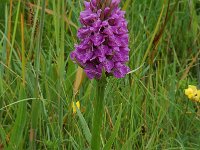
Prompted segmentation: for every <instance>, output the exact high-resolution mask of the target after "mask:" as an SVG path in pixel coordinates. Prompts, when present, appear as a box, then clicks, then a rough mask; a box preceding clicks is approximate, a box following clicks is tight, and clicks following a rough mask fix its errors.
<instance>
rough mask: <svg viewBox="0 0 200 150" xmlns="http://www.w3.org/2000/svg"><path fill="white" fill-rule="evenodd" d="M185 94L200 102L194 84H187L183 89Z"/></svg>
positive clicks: (198, 91) (199, 92) (198, 93)
mask: <svg viewBox="0 0 200 150" xmlns="http://www.w3.org/2000/svg"><path fill="white" fill-rule="evenodd" d="M185 95H186V96H187V97H188V98H189V99H190V100H193V101H197V102H200V90H197V87H196V86H194V85H189V86H188V88H187V89H185Z"/></svg>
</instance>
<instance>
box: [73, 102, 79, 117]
mask: <svg viewBox="0 0 200 150" xmlns="http://www.w3.org/2000/svg"><path fill="white" fill-rule="evenodd" d="M76 107H77V108H78V109H80V107H81V104H80V102H79V101H77V102H76V106H75V104H74V102H72V110H73V114H75V113H76Z"/></svg>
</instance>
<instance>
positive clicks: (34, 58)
mask: <svg viewBox="0 0 200 150" xmlns="http://www.w3.org/2000/svg"><path fill="white" fill-rule="evenodd" d="M11 1H12V0H4V1H2V0H1V2H0V10H1V11H0V149H1V147H4V148H9V149H28V148H30V149H87V148H89V144H88V142H87V137H88V136H90V135H89V134H90V133H89V132H90V131H88V127H89V129H90V130H91V124H92V115H93V108H94V105H93V100H94V98H95V92H94V91H95V86H96V82H95V81H90V80H89V79H88V78H86V77H85V79H84V80H83V82H82V84H81V86H80V89H79V92H78V94H77V95H76V97H74V96H73V89H74V87H73V83H74V81H75V80H76V70H77V65H76V64H74V63H73V62H72V61H71V60H70V58H69V54H70V52H71V51H72V50H73V49H74V44H75V43H77V42H78V41H77V38H76V32H77V27H79V26H80V24H79V13H80V11H81V10H82V9H83V1H82V0H65V1H62V0H46V4H45V5H44V4H42V3H43V2H44V0H32V1H30V2H31V4H34V5H30V4H29V3H28V0H27V3H25V2H24V1H20V0H13V1H12V7H10V5H11ZM37 5H39V6H40V7H35V6H37ZM44 7H46V10H45V9H44ZM121 7H122V8H123V9H124V10H125V11H126V19H127V20H128V28H129V34H130V49H131V51H130V62H129V63H128V65H129V66H130V68H131V69H132V70H135V69H137V68H139V67H140V68H139V69H138V70H137V71H135V72H133V73H130V74H128V75H127V76H126V77H125V78H124V79H115V78H113V77H109V78H108V84H107V86H106V90H105V107H104V109H105V111H104V112H105V114H104V120H103V127H102V132H101V135H102V138H101V143H102V145H105V144H106V143H107V141H109V137H110V136H111V135H116V133H114V134H112V133H113V130H114V127H115V123H116V124H117V125H116V126H118V125H119V121H117V118H118V116H119V115H118V114H119V113H120V112H121V111H122V112H121V113H122V115H121V118H120V119H121V120H120V127H119V131H118V135H117V137H116V138H115V140H114V143H113V145H112V147H113V149H117V150H120V149H124V150H127V149H128V150H129V149H130V150H131V149H200V108H199V104H197V103H194V102H191V101H189V100H188V99H187V97H186V96H185V95H184V89H185V88H187V86H188V84H193V85H198V84H199V85H200V68H199V61H200V60H199V53H200V32H199V31H200V2H199V1H198V0H191V1H188V0H123V1H122V2H121ZM10 9H11V10H12V11H10ZM30 9H32V10H33V13H31V12H30ZM10 12H11V13H12V14H10ZM42 12H43V13H42ZM9 18H11V20H9ZM23 18H24V23H23ZM23 24H24V27H23ZM23 38H24V42H23ZM23 43H24V46H23ZM77 100H79V101H80V103H81V111H78V113H77V114H73V113H72V107H71V104H72V101H77ZM121 106H122V109H121ZM86 123H87V124H86ZM114 131H115V130H114Z"/></svg>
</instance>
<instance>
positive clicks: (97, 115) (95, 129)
mask: <svg viewBox="0 0 200 150" xmlns="http://www.w3.org/2000/svg"><path fill="white" fill-rule="evenodd" d="M105 86H106V78H102V79H100V80H97V89H96V92H97V94H96V99H95V106H94V115H93V126H92V141H91V148H92V150H100V144H101V143H100V141H101V140H100V130H101V126H102V120H103V114H104V111H103V108H104V91H105Z"/></svg>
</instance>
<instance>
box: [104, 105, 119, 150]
mask: <svg viewBox="0 0 200 150" xmlns="http://www.w3.org/2000/svg"><path fill="white" fill-rule="evenodd" d="M121 115H122V104H121V105H120V110H119V114H118V116H117V121H116V123H115V126H114V130H113V132H112V134H111V136H110V138H109V139H108V142H107V143H106V145H105V146H104V148H103V150H110V149H111V147H112V144H113V142H114V140H115V138H116V137H117V134H118V131H119V127H120V121H121Z"/></svg>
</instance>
